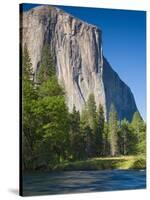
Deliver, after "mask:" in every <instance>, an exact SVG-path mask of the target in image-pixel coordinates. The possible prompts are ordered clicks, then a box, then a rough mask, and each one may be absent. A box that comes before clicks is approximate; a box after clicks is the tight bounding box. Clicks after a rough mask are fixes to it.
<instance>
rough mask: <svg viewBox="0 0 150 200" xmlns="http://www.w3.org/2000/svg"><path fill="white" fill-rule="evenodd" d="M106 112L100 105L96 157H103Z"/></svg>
mask: <svg viewBox="0 0 150 200" xmlns="http://www.w3.org/2000/svg"><path fill="white" fill-rule="evenodd" d="M104 123H105V118H104V111H103V106H102V105H101V104H100V105H99V108H98V112H97V130H96V137H95V145H96V147H95V148H96V156H101V155H103V140H104V138H103V137H104Z"/></svg>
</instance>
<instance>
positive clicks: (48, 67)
mask: <svg viewBox="0 0 150 200" xmlns="http://www.w3.org/2000/svg"><path fill="white" fill-rule="evenodd" d="M55 74H56V70H55V66H54V63H53V59H52V56H51V51H50V47H49V45H48V44H47V43H46V44H45V45H44V46H43V49H42V56H41V63H40V65H39V69H38V72H37V81H38V82H39V83H40V84H41V83H43V82H44V81H46V80H48V79H49V78H50V77H51V76H54V75H55Z"/></svg>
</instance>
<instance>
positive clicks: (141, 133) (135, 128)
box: [131, 112, 146, 154]
mask: <svg viewBox="0 0 150 200" xmlns="http://www.w3.org/2000/svg"><path fill="white" fill-rule="evenodd" d="M131 128H132V132H133V134H134V138H135V140H134V141H135V143H134V147H135V153H136V154H139V153H145V152H146V124H145V123H144V121H143V119H142V117H141V115H140V113H139V112H135V113H134V115H133V119H132V122H131Z"/></svg>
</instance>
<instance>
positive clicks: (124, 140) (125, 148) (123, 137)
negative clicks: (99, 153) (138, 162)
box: [118, 119, 131, 155]
mask: <svg viewBox="0 0 150 200" xmlns="http://www.w3.org/2000/svg"><path fill="white" fill-rule="evenodd" d="M130 135H131V130H130V126H129V122H128V121H127V120H126V119H124V120H122V121H121V123H120V129H119V136H118V137H119V139H118V146H119V152H120V153H121V154H122V155H127V154H129V152H130V139H131V136H130Z"/></svg>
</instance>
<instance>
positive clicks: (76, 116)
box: [69, 106, 83, 159]
mask: <svg viewBox="0 0 150 200" xmlns="http://www.w3.org/2000/svg"><path fill="white" fill-rule="evenodd" d="M69 116H70V117H69V119H70V146H71V153H72V156H73V158H74V159H80V158H82V156H83V155H82V154H83V148H82V144H83V138H82V137H81V134H80V113H79V111H76V108H75V106H73V111H72V113H70V115H69Z"/></svg>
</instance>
